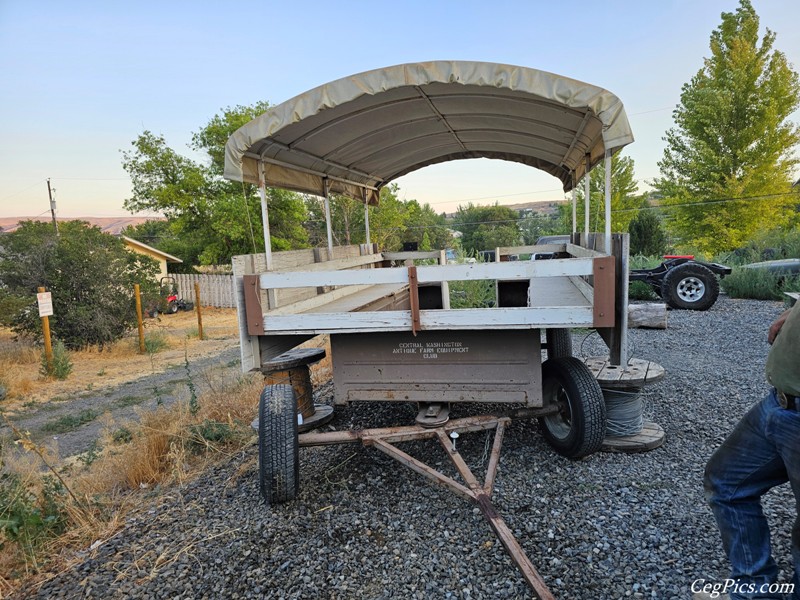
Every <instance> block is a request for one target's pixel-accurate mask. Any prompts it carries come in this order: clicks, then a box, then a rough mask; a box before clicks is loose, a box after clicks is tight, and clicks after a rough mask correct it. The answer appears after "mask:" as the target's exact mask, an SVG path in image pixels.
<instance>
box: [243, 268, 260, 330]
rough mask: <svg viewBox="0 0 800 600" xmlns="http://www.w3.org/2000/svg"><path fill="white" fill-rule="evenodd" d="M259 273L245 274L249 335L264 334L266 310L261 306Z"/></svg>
mask: <svg viewBox="0 0 800 600" xmlns="http://www.w3.org/2000/svg"><path fill="white" fill-rule="evenodd" d="M258 279H259V275H243V276H242V280H243V283H244V314H245V319H247V333H248V334H249V335H264V333H265V332H264V311H263V309H262V307H261V297H260V289H259V286H258Z"/></svg>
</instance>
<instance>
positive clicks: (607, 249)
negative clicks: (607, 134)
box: [604, 149, 611, 254]
mask: <svg viewBox="0 0 800 600" xmlns="http://www.w3.org/2000/svg"><path fill="white" fill-rule="evenodd" d="M605 158H606V160H605V162H606V164H605V167H606V184H605V186H604V187H605V200H606V201H605V209H606V212H605V214H606V228H605V234H606V235H605V238H606V239H605V250H604V252H605V253H606V254H611V150H608V149H607V150H606V157H605Z"/></svg>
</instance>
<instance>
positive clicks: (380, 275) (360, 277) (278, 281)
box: [259, 263, 408, 289]
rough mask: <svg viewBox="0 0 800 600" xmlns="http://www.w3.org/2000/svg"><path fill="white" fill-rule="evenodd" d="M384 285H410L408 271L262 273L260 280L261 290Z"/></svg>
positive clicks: (360, 270) (402, 269)
mask: <svg viewBox="0 0 800 600" xmlns="http://www.w3.org/2000/svg"><path fill="white" fill-rule="evenodd" d="M320 264H326V263H320ZM382 283H408V270H407V269H404V268H396V269H370V270H363V269H359V270H355V271H320V272H310V271H292V272H286V273H262V274H261V277H260V279H259V286H260V287H261V289H282V288H293V287H322V286H331V285H334V286H335V285H365V284H382Z"/></svg>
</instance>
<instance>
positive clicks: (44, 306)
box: [36, 287, 53, 373]
mask: <svg viewBox="0 0 800 600" xmlns="http://www.w3.org/2000/svg"><path fill="white" fill-rule="evenodd" d="M37 291H38V293H37V294H36V302H37V303H38V304H39V316H40V317H41V318H42V337H43V338H44V356H45V360H46V361H47V372H48V373H52V372H53V344H52V342H51V341H50V319H48V317H51V316H53V296H52V295H51V294H50V292H45V291H44V288H43V287H40V288H38V290H37Z"/></svg>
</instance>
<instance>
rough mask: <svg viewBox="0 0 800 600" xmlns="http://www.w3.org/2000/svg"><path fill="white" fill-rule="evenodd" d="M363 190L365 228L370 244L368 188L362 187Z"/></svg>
mask: <svg viewBox="0 0 800 600" xmlns="http://www.w3.org/2000/svg"><path fill="white" fill-rule="evenodd" d="M361 191H362V192H364V228H365V229H366V231H365V233H366V235H367V244H370V243H372V242H370V239H369V201H368V200H367V188H362V190H361Z"/></svg>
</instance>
